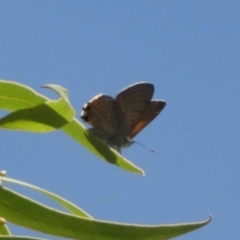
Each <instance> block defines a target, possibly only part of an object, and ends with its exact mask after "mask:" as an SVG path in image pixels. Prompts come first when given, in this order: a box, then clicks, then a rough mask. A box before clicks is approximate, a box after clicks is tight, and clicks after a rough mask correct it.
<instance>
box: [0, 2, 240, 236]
mask: <svg viewBox="0 0 240 240" xmlns="http://www.w3.org/2000/svg"><path fill="white" fill-rule="evenodd" d="M239 13H240V2H239V1H205V0H201V1H177V0H176V1H167V0H165V1H141V0H136V1H110V0H109V1H73V0H72V1H56V0H52V1H30V0H29V1H0V36H1V37H0V56H1V57H0V78H2V79H7V80H13V81H18V82H20V83H23V84H26V85H28V86H30V87H32V88H34V89H35V90H37V91H39V92H40V93H42V94H45V95H47V96H48V97H50V98H57V96H56V95H55V94H54V93H52V92H51V91H50V90H46V89H40V88H39V86H41V85H43V84H47V83H56V84H59V85H62V86H64V87H66V88H67V89H68V90H69V97H70V100H71V103H72V105H73V106H74V108H75V109H76V116H77V117H78V118H79V114H80V111H81V108H82V105H83V104H84V103H85V102H86V101H88V100H89V99H90V98H91V97H93V96H94V95H96V94H98V93H101V92H103V93H106V94H110V95H112V96H115V95H116V93H117V92H118V91H120V90H121V89H122V88H124V87H126V86H128V85H129V84H133V83H135V82H138V81H141V80H145V81H148V82H151V83H153V84H154V85H155V94H154V98H161V99H165V100H166V101H167V106H166V108H165V109H164V111H163V112H162V113H161V115H160V116H159V117H158V118H157V119H156V120H154V121H153V122H152V123H151V124H150V125H149V126H148V127H147V128H146V129H144V131H142V132H141V133H140V134H139V135H138V136H137V137H136V140H137V141H139V142H141V143H143V144H145V145H147V146H148V147H150V148H153V149H155V150H157V154H153V153H151V152H149V151H147V150H145V149H144V148H142V147H140V146H138V145H133V146H131V147H130V148H128V149H126V150H124V151H123V155H124V156H125V157H126V158H128V159H130V160H131V161H133V162H134V163H135V164H137V165H138V166H140V167H142V168H143V169H144V170H145V173H146V176H145V177H144V178H142V177H141V176H138V175H136V174H131V173H129V172H125V171H123V170H121V169H120V168H118V167H116V166H114V165H110V164H107V163H105V162H104V161H102V160H100V159H98V158H97V157H95V156H93V155H92V154H91V153H90V152H88V150H86V149H85V148H83V147H82V146H81V145H79V144H78V143H77V142H75V141H74V140H73V139H71V138H70V137H69V136H67V135H65V134H64V133H63V132H61V131H56V132H52V133H48V134H33V133H26V132H15V131H6V130H0V132H1V133H0V141H1V144H0V152H1V159H0V169H4V170H6V171H7V172H8V176H9V177H12V178H16V179H19V180H23V181H26V182H30V183H32V184H35V185H37V186H39V187H42V188H45V189H47V190H50V191H53V192H55V193H57V194H59V195H61V196H63V197H65V198H67V199H69V200H70V201H72V202H74V203H76V204H77V205H79V206H81V207H82V208H83V209H85V210H86V211H87V212H89V213H90V214H91V215H93V216H94V217H96V218H98V219H103V220H109V221H118V222H128V223H137V224H138V223H139V224H165V223H181V222H190V221H199V220H204V219H206V218H207V214H211V215H212V216H213V220H212V222H211V223H210V224H209V225H208V226H206V227H204V228H202V229H200V230H197V231H194V232H192V233H190V234H187V235H184V236H182V237H179V238H178V239H179V240H180V239H184V240H192V239H196V240H202V239H211V240H212V239H218V240H225V239H239V238H240V233H239V222H240V191H239V190H240V174H239V173H240V153H239V135H240V124H239V121H240V112H239V102H240V96H239V93H240V14H239ZM2 115H3V113H2ZM8 186H10V185H8ZM11 186H12V185H11ZM20 190H21V192H22V193H25V194H28V196H31V197H33V196H34V197H36V199H38V200H40V201H43V202H44V203H47V204H50V205H51V206H53V205H52V204H51V203H50V201H48V200H46V199H45V198H43V197H42V196H40V195H36V194H35V193H32V192H29V191H28V190H26V189H22V188H21V189H20ZM11 227H12V225H11ZM11 229H12V230H13V233H15V234H32V235H36V236H44V235H42V234H39V233H36V232H34V231H29V230H28V229H24V228H16V227H12V228H11ZM47 237H48V238H49V239H54V238H53V237H52V236H47ZM55 239H59V238H55Z"/></svg>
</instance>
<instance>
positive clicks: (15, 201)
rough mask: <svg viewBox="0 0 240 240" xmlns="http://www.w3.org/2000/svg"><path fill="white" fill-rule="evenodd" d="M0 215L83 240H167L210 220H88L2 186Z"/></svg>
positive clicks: (44, 230)
mask: <svg viewBox="0 0 240 240" xmlns="http://www.w3.org/2000/svg"><path fill="white" fill-rule="evenodd" d="M0 215H1V216H3V217H4V218H5V219H6V220H8V221H10V222H12V223H15V224H18V225H20V226H24V227H27V228H31V229H34V230H37V231H41V232H44V233H47V234H51V235H55V236H60V237H66V238H72V239H86V240H87V239H89V240H90V239H91V240H122V239H124V240H128V239H129V240H166V239H170V238H173V237H176V236H180V235H182V234H184V233H187V232H190V231H193V230H195V229H198V228H200V227H202V226H204V225H206V224H207V223H209V222H210V220H211V218H209V219H207V220H206V221H202V222H195V223H188V224H186V223H185V224H172V225H154V226H150V225H130V224H120V223H115V222H106V221H97V220H90V219H84V218H79V217H76V216H73V215H70V214H66V213H63V212H60V211H56V210H54V209H52V208H49V207H45V206H44V205H42V204H40V203H36V202H34V201H32V200H31V199H29V198H26V197H24V196H22V195H20V194H18V193H16V192H14V191H11V190H8V189H6V188H3V187H0Z"/></svg>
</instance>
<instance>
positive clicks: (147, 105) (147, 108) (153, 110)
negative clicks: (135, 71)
mask: <svg viewBox="0 0 240 240" xmlns="http://www.w3.org/2000/svg"><path fill="white" fill-rule="evenodd" d="M153 92H154V86H153V84H150V83H145V82H140V83H136V84H134V85H131V86H129V87H127V88H125V89H123V90H122V91H121V92H120V93H119V94H118V95H117V96H116V98H115V99H114V98H112V97H111V96H107V95H104V94H99V95H97V96H95V97H94V98H92V99H91V100H90V101H89V102H88V103H86V104H85V105H84V106H83V109H82V113H81V118H82V119H83V120H85V121H86V122H88V123H90V124H91V125H92V126H93V128H90V129H89V132H90V133H92V134H93V135H95V136H96V137H98V138H99V139H100V140H102V141H103V142H105V143H106V144H107V145H109V146H110V147H112V148H114V149H115V150H117V151H119V152H120V150H121V148H123V147H127V146H130V145H131V144H132V143H133V141H132V138H133V137H135V136H136V135H137V134H138V133H139V132H140V131H141V130H142V129H143V128H144V127H145V126H146V125H148V124H149V123H150V122H151V121H152V120H153V119H154V118H155V117H156V116H157V115H158V114H159V113H160V112H161V110H162V109H163V108H164V106H165V105H166V102H165V101H163V100H152V96H153Z"/></svg>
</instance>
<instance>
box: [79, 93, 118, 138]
mask: <svg viewBox="0 0 240 240" xmlns="http://www.w3.org/2000/svg"><path fill="white" fill-rule="evenodd" d="M119 111H120V110H119V106H118V104H117V103H116V101H115V100H114V99H113V98H112V97H110V96H106V95H103V94H99V95H97V96H96V97H94V98H92V99H91V100H90V101H89V102H88V103H86V104H85V105H84V107H83V109H82V113H81V118H82V119H83V120H85V121H86V122H88V123H90V124H91V125H92V126H93V127H96V128H98V129H103V130H104V131H106V132H108V133H109V134H113V133H116V132H117V131H118V129H119V128H120V127H121V126H120V123H121V121H119V119H117V118H119V114H117V113H118V112H119Z"/></svg>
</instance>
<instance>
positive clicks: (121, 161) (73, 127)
mask: <svg viewBox="0 0 240 240" xmlns="http://www.w3.org/2000/svg"><path fill="white" fill-rule="evenodd" d="M61 129H62V130H63V131H64V132H65V133H67V134H68V135H70V136H71V137H72V138H74V139H75V140H76V141H78V142H79V143H80V144H82V145H83V146H84V147H85V148H87V149H88V150H89V151H91V152H92V153H94V154H95V155H97V156H98V157H100V158H101V159H104V160H106V161H107V162H109V163H111V164H116V165H117V166H119V167H121V168H122V169H124V170H126V171H130V172H134V173H139V174H141V175H143V176H144V171H143V170H142V169H140V168H138V167H137V166H135V165H134V164H133V163H131V162H130V161H128V160H127V159H125V158H123V156H122V155H120V154H119V153H118V152H116V151H114V150H113V149H111V148H109V147H108V146H107V145H106V144H105V143H103V142H102V141H100V140H98V138H96V137H95V136H93V135H92V134H90V133H89V132H88V131H87V129H86V128H84V127H83V125H82V124H81V123H80V122H79V121H78V120H77V119H75V118H74V119H73V120H72V121H71V122H70V123H68V124H66V125H64V126H63V127H62V128H61Z"/></svg>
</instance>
